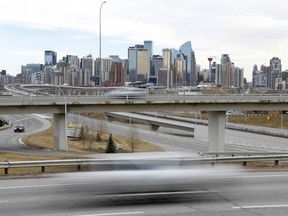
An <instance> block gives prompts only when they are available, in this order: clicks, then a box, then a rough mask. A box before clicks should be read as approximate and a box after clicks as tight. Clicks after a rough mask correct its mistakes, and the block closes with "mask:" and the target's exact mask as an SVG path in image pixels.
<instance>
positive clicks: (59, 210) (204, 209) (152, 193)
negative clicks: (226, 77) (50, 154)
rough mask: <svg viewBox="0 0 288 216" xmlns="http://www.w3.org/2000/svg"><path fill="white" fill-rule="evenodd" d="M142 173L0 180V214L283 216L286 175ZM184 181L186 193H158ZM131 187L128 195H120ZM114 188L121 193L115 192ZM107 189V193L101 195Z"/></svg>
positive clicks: (287, 203)
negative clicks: (132, 190)
mask: <svg viewBox="0 0 288 216" xmlns="http://www.w3.org/2000/svg"><path fill="white" fill-rule="evenodd" d="M214 168H215V167H214ZM221 169H222V168H221ZM221 169H219V170H217V171H218V172H219V171H220V170H221ZM182 171H183V170H182ZM141 172H142V171H121V172H120V171H119V172H114V173H109V172H98V173H95V172H90V173H78V174H77V173H76V174H65V175H64V174H63V175H44V176H39V177H25V178H15V179H5V178H4V179H2V180H0V182H1V186H0V194H1V195H0V209H1V215H5V216H15V215H21V216H28V215H29V216H36V215H37V216H38V215H47V216H48V215H53V216H55V215H56V216H64V215H69V216H84V215H85V216H88V215H89V216H100V215H102V216H108V215H110V216H111V215H171V216H172V215H173V216H177V215H179V216H186V215H187V216H188V215H189V216H190V215H193V216H194V215H195V216H204V215H215V216H218V215H219V216H220V215H221V216H223V215H227V216H228V215H243V216H255V215H261V216H271V215H277V216H278V215H283V216H284V215H287V211H288V201H287V200H288V186H287V178H288V172H287V171H285V170H283V171H278V172H270V171H265V170H262V171H259V170H257V172H252V171H247V170H246V171H245V170H244V171H243V170H235V171H234V172H233V175H232V174H231V173H230V174H229V172H226V173H223V172H220V173H219V175H215V176H211V175H209V174H207V176H206V177H205V175H202V176H201V177H199V176H198V177H197V172H193V170H185V171H184V172H185V174H184V173H181V172H180V171H179V170H166V171H163V170H162V171H157V172H158V175H155V173H157V172H155V171H153V170H151V171H145V172H144V173H141ZM211 172H212V171H211ZM231 172H232V171H231ZM143 175H145V177H144V178H143ZM155 176H157V178H155ZM179 176H180V177H179ZM158 178H160V179H158ZM143 179H144V180H143ZM164 179H166V180H164ZM141 180H142V181H141ZM159 180H162V181H159ZM138 181H140V183H141V184H142V185H139V184H140V183H137V182H138ZM143 181H144V182H145V181H146V184H144V183H143ZM183 182H185V184H186V190H178V191H177V190H172V189H170V191H169V190H166V191H165V192H161V190H160V191H159V190H158V189H159V188H161V187H163V186H169V185H171V183H173V184H174V186H175V185H177V183H181V184H182V183H183ZM133 186H134V189H135V190H134V192H133V193H129V194H127V193H122V192H123V190H125V189H128V191H129V190H131V187H133ZM119 188H120V192H121V193H117V190H118V189H119ZM101 189H102V191H101ZM106 189H107V191H108V192H111V193H108V194H107V193H105V190H106ZM137 189H139V193H136V192H137ZM182 189H183V188H182Z"/></svg>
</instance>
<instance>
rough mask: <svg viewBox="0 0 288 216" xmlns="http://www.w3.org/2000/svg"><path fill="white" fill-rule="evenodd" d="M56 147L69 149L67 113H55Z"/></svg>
mask: <svg viewBox="0 0 288 216" xmlns="http://www.w3.org/2000/svg"><path fill="white" fill-rule="evenodd" d="M53 119H54V148H55V149H57V150H64V151H66V150H67V135H66V122H65V113H54V114H53Z"/></svg>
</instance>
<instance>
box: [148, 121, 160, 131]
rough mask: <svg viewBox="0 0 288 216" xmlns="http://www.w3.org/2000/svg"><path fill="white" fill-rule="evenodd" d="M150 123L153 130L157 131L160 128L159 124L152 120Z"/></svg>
mask: <svg viewBox="0 0 288 216" xmlns="http://www.w3.org/2000/svg"><path fill="white" fill-rule="evenodd" d="M148 124H149V128H150V129H151V130H152V131H157V130H158V129H159V127H160V126H159V125H156V124H153V123H152V122H151V121H148Z"/></svg>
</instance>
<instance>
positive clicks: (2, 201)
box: [0, 200, 8, 203]
mask: <svg viewBox="0 0 288 216" xmlns="http://www.w3.org/2000/svg"><path fill="white" fill-rule="evenodd" d="M7 202H8V201H1V200H0V203H7Z"/></svg>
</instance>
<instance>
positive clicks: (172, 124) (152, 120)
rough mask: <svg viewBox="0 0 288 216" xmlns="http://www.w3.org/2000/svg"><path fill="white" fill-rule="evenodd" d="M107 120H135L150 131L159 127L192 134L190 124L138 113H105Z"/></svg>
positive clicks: (191, 125)
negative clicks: (144, 124)
mask: <svg viewBox="0 0 288 216" xmlns="http://www.w3.org/2000/svg"><path fill="white" fill-rule="evenodd" d="M105 115H106V116H107V118H108V120H111V121H112V120H113V117H120V118H125V119H129V120H130V121H132V120H136V121H138V122H143V123H146V124H148V125H149V127H150V129H151V130H153V131H157V130H158V128H159V127H160V126H163V127H169V128H174V129H179V130H186V131H189V132H192V134H193V133H194V126H193V124H191V122H190V123H189V122H180V121H176V120H173V119H166V118H163V117H161V118H158V117H157V116H149V115H144V114H139V113H125V112H109V113H105Z"/></svg>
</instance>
